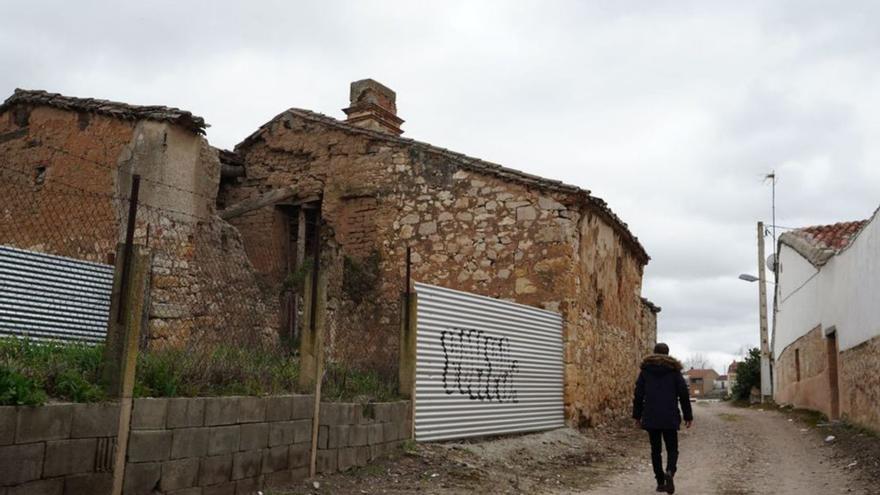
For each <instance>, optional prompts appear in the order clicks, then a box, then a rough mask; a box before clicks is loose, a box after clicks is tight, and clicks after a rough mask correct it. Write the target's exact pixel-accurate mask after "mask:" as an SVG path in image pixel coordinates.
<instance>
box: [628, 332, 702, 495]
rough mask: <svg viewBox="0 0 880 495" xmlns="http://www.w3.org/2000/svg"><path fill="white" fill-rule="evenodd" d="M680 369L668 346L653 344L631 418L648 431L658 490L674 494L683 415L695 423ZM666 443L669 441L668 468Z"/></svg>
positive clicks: (641, 375) (644, 365)
mask: <svg viewBox="0 0 880 495" xmlns="http://www.w3.org/2000/svg"><path fill="white" fill-rule="evenodd" d="M681 370H682V365H681V362H679V361H678V360H677V359H675V358H674V357H672V356H670V355H669V346H668V345H666V344H662V343H661V344H657V345H655V346H654V353H653V354H651V355H649V356H647V357H646V358H645V359H644V360H642V365H641V372H640V373H639V378H638V380H636V389H635V394H634V397H633V414H632V417H633V419H635V422H636V427H637V428H642V429H644V430H646V431H647V432H648V438H649V439H650V441H651V464H652V465H653V466H654V477H655V478H656V479H657V491H658V492H666V493H675V483H674V481H673V478H674V477H675V471H676V469H677V464H678V430H679V428H680V427H681V420H682V416H683V417H684V424H685V425H686V426H687V427H688V428H690V427H691V425H692V424H693V422H694V413H693V411H692V410H691V401H690V396H689V394H688V386H687V383H686V382H685V380H684V377H683V376H682V374H681ZM679 406H681V413H679V409H678V408H679ZM663 443H665V444H666V470H665V471H664V470H663Z"/></svg>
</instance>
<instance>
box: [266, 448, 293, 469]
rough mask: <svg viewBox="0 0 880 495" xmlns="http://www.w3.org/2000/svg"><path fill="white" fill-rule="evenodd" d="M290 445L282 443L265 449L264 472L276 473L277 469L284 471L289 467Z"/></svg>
mask: <svg viewBox="0 0 880 495" xmlns="http://www.w3.org/2000/svg"><path fill="white" fill-rule="evenodd" d="M289 450H290V447H288V446H287V445H280V446H278V447H272V448H270V449H265V450H263V470H262V473H264V474H265V473H274V472H275V471H284V470H285V469H287V468H288V452H289Z"/></svg>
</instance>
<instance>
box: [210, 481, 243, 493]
mask: <svg viewBox="0 0 880 495" xmlns="http://www.w3.org/2000/svg"><path fill="white" fill-rule="evenodd" d="M202 495H235V482H234V481H231V482H229V483H221V484H219V485H212V486H205V487H202Z"/></svg>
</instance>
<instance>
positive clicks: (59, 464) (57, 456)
mask: <svg viewBox="0 0 880 495" xmlns="http://www.w3.org/2000/svg"><path fill="white" fill-rule="evenodd" d="M97 446H98V440H97V439H96V438H85V439H80V440H55V441H51V442H46V457H45V459H44V461H43V477H44V478H52V477H55V476H63V475H66V474H78V473H89V472H92V471H94V470H95V450H96V449H97Z"/></svg>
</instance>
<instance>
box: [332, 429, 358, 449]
mask: <svg viewBox="0 0 880 495" xmlns="http://www.w3.org/2000/svg"><path fill="white" fill-rule="evenodd" d="M352 428H354V426H349V425H337V426H330V427H329V429H330V435H329V438H328V441H327V447H328V448H331V449H335V448H340V447H348V446H349V445H351V430H352Z"/></svg>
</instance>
